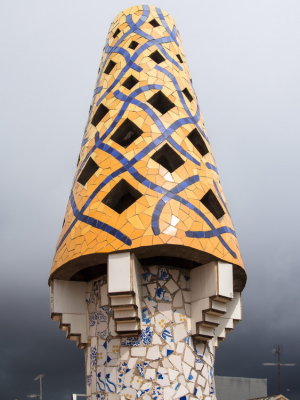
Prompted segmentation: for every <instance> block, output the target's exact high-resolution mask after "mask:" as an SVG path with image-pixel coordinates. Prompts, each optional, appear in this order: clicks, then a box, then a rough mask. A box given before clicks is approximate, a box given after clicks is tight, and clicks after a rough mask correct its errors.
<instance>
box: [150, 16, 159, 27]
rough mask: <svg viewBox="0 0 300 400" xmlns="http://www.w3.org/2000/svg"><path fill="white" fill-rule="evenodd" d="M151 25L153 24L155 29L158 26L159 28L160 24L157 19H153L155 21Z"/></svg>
mask: <svg viewBox="0 0 300 400" xmlns="http://www.w3.org/2000/svg"><path fill="white" fill-rule="evenodd" d="M149 24H151V25H152V26H153V27H154V28H156V27H157V26H159V23H158V22H157V21H156V19H155V18H153V19H152V20H151V21H150V22H149Z"/></svg>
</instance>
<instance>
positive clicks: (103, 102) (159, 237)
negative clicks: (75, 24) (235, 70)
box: [51, 6, 245, 280]
mask: <svg viewBox="0 0 300 400" xmlns="http://www.w3.org/2000/svg"><path fill="white" fill-rule="evenodd" d="M147 10H148V12H147V13H145V10H144V9H143V8H142V7H140V6H139V7H131V8H130V9H127V10H126V11H125V13H124V12H122V13H121V14H119V16H117V18H116V19H115V21H114V22H113V24H112V25H111V30H110V32H109V34H108V42H107V44H106V46H105V48H104V52H103V56H102V59H101V64H100V68H99V74H98V78H97V84H96V88H95V92H94V98H93V103H92V105H91V111H90V117H89V121H88V124H87V126H86V131H85V134H84V137H83V141H82V147H81V151H80V157H79V162H78V166H77V172H76V174H75V179H74V183H73V188H72V190H71V195H70V199H69V203H68V206H67V212H66V218H65V221H64V225H63V229H62V233H61V235H60V238H59V240H58V244H57V249H56V254H55V257H54V261H53V266H52V270H51V277H62V276H64V277H67V278H68V279H69V278H71V277H72V274H75V273H76V272H77V271H78V270H79V269H83V268H87V267H89V266H92V265H97V264H102V263H104V262H105V260H106V257H107V254H108V253H110V252H115V251H125V250H127V251H128V250H130V251H133V252H135V253H136V254H137V255H138V256H140V257H141V258H142V259H146V258H147V257H149V258H151V257H156V256H162V257H163V256H166V257H173V258H177V259H188V260H189V261H192V262H194V263H196V264H202V263H206V262H208V261H210V260H215V259H220V260H223V261H226V262H228V263H232V264H233V265H234V266H235V268H237V269H238V270H240V271H242V270H243V261H242V258H241V254H240V250H239V246H238V242H237V239H236V234H235V231H234V227H233V224H232V221H231V217H230V215H229V214H228V210H227V206H226V202H225V198H224V195H223V191H222V188H221V186H220V181H219V175H218V170H217V168H216V165H215V161H214V158H213V155H212V152H211V147H210V143H209V140H208V137H207V135H206V130H205V126H204V122H203V116H202V115H201V114H200V111H199V106H198V104H197V97H196V94H195V92H194V89H193V87H192V83H191V79H190V73H189V69H188V66H187V63H186V58H185V56H184V52H183V48H182V45H181V40H180V37H179V34H178V31H177V29H176V26H175V23H174V21H173V19H172V18H171V17H170V16H169V15H168V14H166V13H165V12H163V13H158V11H157V9H156V8H155V7H147ZM129 14H132V15H131V18H127V16H128V15H129ZM153 19H155V20H156V21H158V22H159V26H157V27H153V26H152V24H151V23H150V21H152V20H153ZM141 249H142V250H141ZM183 250H184V251H183ZM85 257H87V258H86V261H84V260H85ZM238 275H239V276H241V277H242V278H241V279H242V280H244V279H245V274H243V273H239V274H238Z"/></svg>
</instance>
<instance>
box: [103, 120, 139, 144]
mask: <svg viewBox="0 0 300 400" xmlns="http://www.w3.org/2000/svg"><path fill="white" fill-rule="evenodd" d="M142 133H143V131H142V130H141V129H140V128H139V127H138V126H137V125H136V124H135V123H133V122H132V121H130V119H128V118H126V119H125V121H124V122H123V123H122V124H121V125H120V126H119V128H118V129H117V130H116V131H115V133H114V134H113V135H112V137H111V139H112V140H113V141H114V142H116V143H118V144H119V145H120V146H123V147H125V148H126V147H128V146H129V145H130V144H131V143H132V142H134V141H135V140H136V139H137V138H138V137H139V136H141V134H142Z"/></svg>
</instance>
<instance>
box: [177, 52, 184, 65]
mask: <svg viewBox="0 0 300 400" xmlns="http://www.w3.org/2000/svg"><path fill="white" fill-rule="evenodd" d="M176 57H177V58H178V61H179V62H180V63H181V64H183V59H182V58H181V55H180V54H176Z"/></svg>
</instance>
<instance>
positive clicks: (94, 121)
mask: <svg viewBox="0 0 300 400" xmlns="http://www.w3.org/2000/svg"><path fill="white" fill-rule="evenodd" d="M108 111H109V110H108V108H107V107H105V106H104V105H103V104H100V106H99V107H98V108H97V111H96V112H95V114H94V116H93V119H92V125H94V126H97V125H98V124H99V122H100V121H101V119H103V118H104V117H105V115H106V114H107V113H108Z"/></svg>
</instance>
